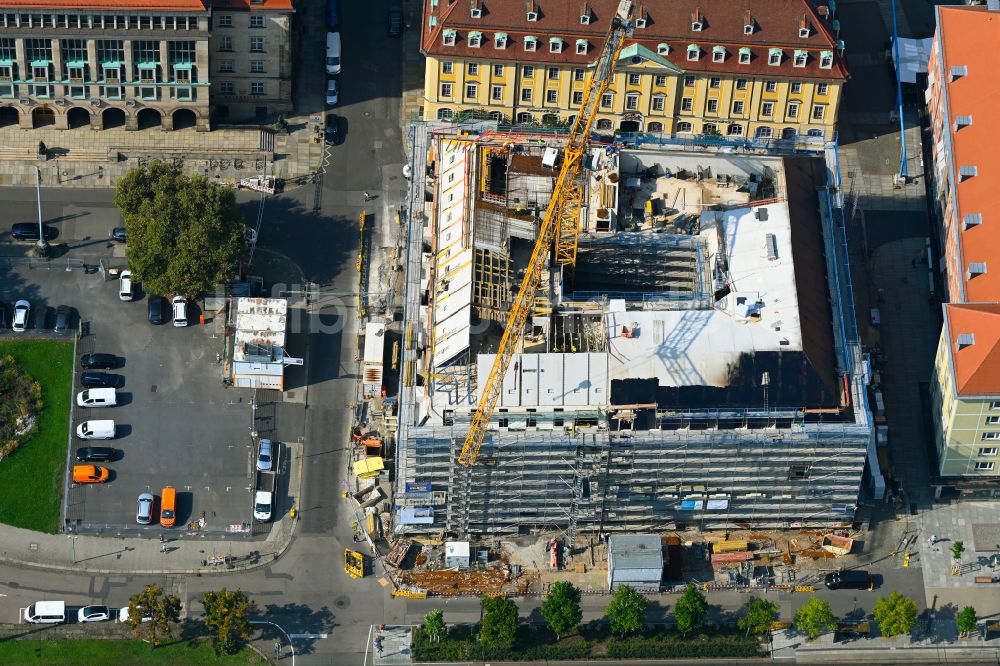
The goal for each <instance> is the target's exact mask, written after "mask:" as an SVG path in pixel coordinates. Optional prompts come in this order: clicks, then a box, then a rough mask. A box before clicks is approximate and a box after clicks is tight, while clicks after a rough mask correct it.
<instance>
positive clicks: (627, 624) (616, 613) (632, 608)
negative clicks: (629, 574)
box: [604, 585, 649, 637]
mask: <svg viewBox="0 0 1000 666" xmlns="http://www.w3.org/2000/svg"><path fill="white" fill-rule="evenodd" d="M648 607H649V599H647V598H646V597H644V596H642V595H641V594H639V593H638V592H636V591H635V589H634V588H632V587H629V586H628V585H619V586H618V587H617V588H615V596H614V597H612V599H611V603H610V604H608V608H607V610H605V611H604V614H605V615H606V616H607V618H608V620H609V621H610V622H611V631H612V632H614V633H616V634H618V635H619V636H622V637H624V636H626V635H627V634H634V633H635V632H637V631H639V630H640V629H642V627H643V624H644V621H643V618H644V617H645V615H646V609H647V608H648Z"/></svg>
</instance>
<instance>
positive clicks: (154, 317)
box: [148, 296, 166, 326]
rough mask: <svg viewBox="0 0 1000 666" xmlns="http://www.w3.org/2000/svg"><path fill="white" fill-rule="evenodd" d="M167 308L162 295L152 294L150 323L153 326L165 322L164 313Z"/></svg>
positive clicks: (150, 298)
mask: <svg viewBox="0 0 1000 666" xmlns="http://www.w3.org/2000/svg"><path fill="white" fill-rule="evenodd" d="M165 310H166V304H165V302H164V300H163V297H162V296H150V297H149V305H148V311H149V323H150V324H152V325H153V326H159V325H160V324H162V323H163V313H164V311H165Z"/></svg>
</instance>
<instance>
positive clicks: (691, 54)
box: [687, 44, 701, 60]
mask: <svg viewBox="0 0 1000 666" xmlns="http://www.w3.org/2000/svg"><path fill="white" fill-rule="evenodd" d="M700 56H701V49H700V48H698V45H697V44H689V45H688V50H687V59H688V60H697V59H698V58H699V57H700Z"/></svg>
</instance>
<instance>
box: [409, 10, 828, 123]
mask: <svg viewBox="0 0 1000 666" xmlns="http://www.w3.org/2000/svg"><path fill="white" fill-rule="evenodd" d="M617 4H618V0H592V1H590V2H578V1H577V0H541V1H539V2H527V3H524V2H520V1H517V0H451V1H450V2H449V0H436V1H435V0H428V1H427V2H425V9H424V16H423V23H422V35H421V49H422V52H423V53H424V55H425V56H426V72H425V78H424V81H425V83H424V105H423V110H424V118H425V119H428V120H430V119H439V120H448V119H452V118H454V117H456V116H460V115H462V114H472V113H474V114H480V115H488V116H490V117H493V118H495V119H498V120H502V121H506V122H514V123H522V124H523V123H540V124H544V125H554V124H558V123H566V122H568V121H570V120H572V119H573V117H574V116H575V114H576V113H577V109H578V108H579V105H580V103H581V102H582V100H583V91H584V89H585V87H586V86H589V85H590V77H591V73H592V71H593V70H592V65H593V63H594V60H595V59H596V58H597V56H598V54H599V51H600V48H601V44H602V42H603V39H604V36H605V34H606V33H607V31H608V27H609V24H608V22H609V20H610V17H611V16H612V15H613V13H614V9H615V7H617ZM744 6H749V9H747V10H745V11H741V10H735V11H734V8H733V6H732V3H729V2H724V1H722V0H709V1H705V0H702V1H699V2H694V1H689V0H669V2H668V0H656V1H653V2H642V3H639V2H637V3H636V8H637V9H636V12H634V13H633V20H634V22H635V25H636V28H635V31H634V34H633V36H632V37H631V38H629V39H628V40H627V41H626V46H625V48H624V49H623V51H622V54H621V56H620V58H619V63H618V68H617V71H616V74H615V78H614V81H613V83H612V85H611V88H610V89H609V92H608V93H607V94H606V95H605V96H604V99H602V100H601V111H602V113H601V115H600V116H599V117H598V120H597V129H598V130H614V129H619V130H622V131H626V132H634V131H645V132H664V133H667V134H677V135H682V136H683V135H688V134H690V135H694V134H721V135H723V136H730V137H739V136H746V137H754V138H793V137H795V136H815V137H824V138H827V139H829V138H832V136H833V132H834V128H835V124H836V118H837V109H838V106H839V103H840V94H841V87H842V85H843V83H844V82H845V81H846V79H847V72H846V69H845V66H844V62H843V58H842V53H841V49H840V48H838V41H837V40H836V38H835V36H834V34H833V32H832V31H831V30H832V27H831V26H832V25H833V21H832V18H833V15H832V13H831V9H830V7H829V6H827V5H825V4H823V5H816V4H814V3H813V2H811V1H810V0H750V2H748V3H746V4H745V5H744Z"/></svg>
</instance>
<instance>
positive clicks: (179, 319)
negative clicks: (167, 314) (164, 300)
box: [170, 296, 188, 326]
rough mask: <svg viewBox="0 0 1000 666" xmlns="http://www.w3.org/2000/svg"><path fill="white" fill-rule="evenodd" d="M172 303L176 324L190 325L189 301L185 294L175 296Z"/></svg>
mask: <svg viewBox="0 0 1000 666" xmlns="http://www.w3.org/2000/svg"><path fill="white" fill-rule="evenodd" d="M170 304H171V305H172V306H173V310H174V326H187V325H188V302H187V299H186V298H184V297H183V296H174V297H173V299H171V301H170Z"/></svg>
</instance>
